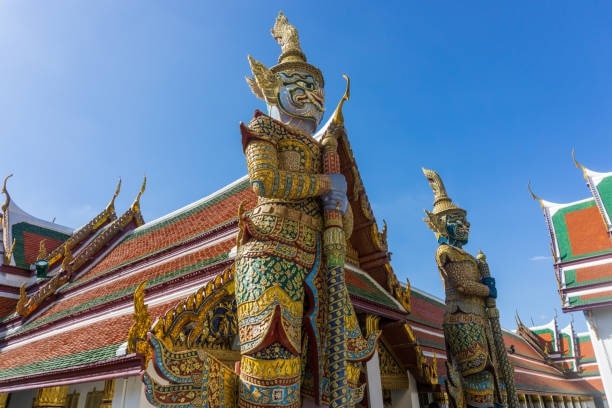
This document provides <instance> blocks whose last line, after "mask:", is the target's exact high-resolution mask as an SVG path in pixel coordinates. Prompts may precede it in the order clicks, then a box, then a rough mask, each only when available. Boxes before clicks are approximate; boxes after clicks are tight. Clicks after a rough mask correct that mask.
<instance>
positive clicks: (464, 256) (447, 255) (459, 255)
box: [436, 244, 474, 266]
mask: <svg viewBox="0 0 612 408" xmlns="http://www.w3.org/2000/svg"><path fill="white" fill-rule="evenodd" d="M470 260H474V257H473V256H472V255H470V254H469V253H467V252H466V251H464V250H463V249H461V248H457V247H455V246H452V245H448V244H442V245H440V246H439V247H438V249H437V250H436V261H437V263H438V266H444V265H446V264H447V263H449V262H463V261H470Z"/></svg>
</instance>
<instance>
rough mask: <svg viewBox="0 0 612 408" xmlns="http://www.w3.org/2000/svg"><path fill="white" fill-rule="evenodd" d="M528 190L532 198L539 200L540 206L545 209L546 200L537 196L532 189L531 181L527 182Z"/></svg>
mask: <svg viewBox="0 0 612 408" xmlns="http://www.w3.org/2000/svg"><path fill="white" fill-rule="evenodd" d="M527 190H529V194H530V195H531V198H533V199H534V200H536V201H538V202H539V203H540V207H541V208H542V209H544V200H542V199H541V198H540V197H539V196H537V195H536V194H535V193H534V192H533V190H532V189H531V181H529V182H527Z"/></svg>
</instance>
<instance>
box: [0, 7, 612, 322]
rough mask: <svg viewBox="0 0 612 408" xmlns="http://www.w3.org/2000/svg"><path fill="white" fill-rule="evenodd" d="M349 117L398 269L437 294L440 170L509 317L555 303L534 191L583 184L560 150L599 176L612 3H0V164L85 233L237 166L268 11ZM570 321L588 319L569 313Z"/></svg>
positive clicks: (13, 184) (239, 169)
mask: <svg viewBox="0 0 612 408" xmlns="http://www.w3.org/2000/svg"><path fill="white" fill-rule="evenodd" d="M281 9H282V10H283V11H284V12H285V14H286V15H287V17H288V18H289V21H290V22H292V23H293V24H294V25H295V26H296V27H297V28H298V30H299V33H300V38H301V43H302V48H303V50H304V52H305V53H306V55H307V57H308V60H309V62H311V63H313V64H314V65H317V66H319V67H320V68H321V70H322V71H323V73H324V75H325V78H326V95H327V106H328V108H329V111H332V110H333V107H334V106H335V103H336V101H337V100H338V99H339V98H340V96H341V95H342V92H343V88H344V81H343V79H342V77H341V75H342V74H343V73H346V74H348V75H349V76H350V77H351V80H352V89H351V99H350V101H349V102H347V103H346V104H345V108H344V112H345V121H346V125H347V128H348V132H349V137H350V141H351V146H352V149H353V152H354V155H355V157H356V159H357V164H358V167H359V171H360V173H361V176H362V179H363V181H364V183H365V187H366V191H367V194H368V196H369V199H370V201H371V204H372V207H373V209H374V213H375V215H376V217H377V220H378V221H379V223H380V224H382V221H383V219H384V220H386V221H387V223H388V225H389V246H390V250H391V251H392V253H393V258H392V264H393V268H394V270H395V272H396V274H397V275H398V277H399V278H400V280H402V281H405V279H406V278H409V279H410V282H411V283H412V285H413V286H414V287H417V288H419V289H421V290H424V291H426V292H428V293H431V294H433V295H435V296H438V297H443V292H442V285H441V281H440V278H439V276H438V272H437V270H436V267H435V261H434V252H435V248H436V243H435V241H434V236H433V234H432V233H431V232H430V231H429V230H428V229H427V227H426V226H425V224H424V223H423V221H422V218H423V215H424V214H423V210H424V209H431V205H432V200H433V196H432V193H431V190H430V188H429V185H428V184H427V182H426V180H425V178H424V177H423V175H422V173H421V167H428V168H432V169H435V170H437V171H438V172H439V173H440V175H441V176H442V178H443V180H444V182H445V184H446V188H447V190H448V193H449V194H450V196H451V197H452V199H453V200H454V201H455V203H457V204H458V205H460V206H462V207H463V208H465V209H467V210H468V217H469V219H470V222H471V224H472V233H471V240H470V243H469V244H468V246H467V247H466V249H468V250H469V251H471V252H473V253H476V252H477V251H478V249H482V250H483V251H484V252H485V253H486V254H487V256H488V259H489V263H490V266H491V272H492V274H493V275H494V276H495V277H496V278H497V286H498V290H499V293H500V295H499V299H498V305H499V307H500V309H501V313H502V324H503V326H504V327H506V328H510V329H513V328H515V323H514V316H515V313H518V314H519V316H520V317H521V319H522V320H523V322H525V323H526V324H531V323H532V322H533V323H534V324H536V325H540V324H544V323H548V322H549V321H550V320H551V319H552V317H553V316H554V315H555V313H556V311H557V313H558V314H559V321H560V324H561V326H562V327H563V326H564V325H565V324H567V323H568V322H569V321H570V316H567V315H562V314H561V312H560V308H561V306H560V301H559V297H558V294H557V291H556V283H555V280H554V275H553V267H552V260H551V257H550V250H549V242H550V239H549V236H548V233H547V230H546V226H545V221H544V217H543V214H542V212H541V210H540V208H539V205H538V204H537V202H535V201H533V200H532V199H531V198H530V196H529V194H528V192H527V183H528V181H531V183H532V187H533V189H534V190H535V192H536V193H537V194H539V195H540V196H541V197H543V198H544V199H546V200H549V201H553V202H560V203H562V202H570V201H575V200H578V199H581V198H585V197H587V196H588V194H589V193H588V190H587V188H586V186H585V183H584V180H583V179H582V175H581V172H580V171H579V170H578V169H576V168H575V167H574V165H573V162H572V158H571V150H572V148H575V150H576V156H577V158H578V160H579V161H581V162H582V163H583V164H584V165H585V166H587V167H589V168H591V169H593V170H597V171H612V163H611V162H610V152H611V150H610V143H609V140H610V136H611V135H612V119H611V118H612V115H610V112H612V81H610V65H611V63H612V47H611V45H612V44H611V40H610V38H612V32H611V31H612V5H611V4H610V3H609V2H605V1H589V2H575V1H541V2H528V1H513V2H505V3H502V2H490V1H472V2H456V1H431V2H410V1H387V2H382V3H381V2H358V1H351V2H330V1H325V2H322V1H320V2H319V1H311V2H279V1H267V2H261V3H259V4H256V3H255V2H252V1H231V2H204V1H181V2H172V3H170V2H161V1H130V2H120V1H88V2H83V1H63V0H61V1H60V0H58V1H53V2H33V1H16V0H15V1H13V0H9V1H0V155H1V156H0V176H1V177H4V176H5V175H8V174H10V173H13V174H14V177H13V178H12V179H11V180H10V182H9V191H10V193H11V195H12V198H13V199H14V200H15V202H16V203H17V204H18V205H20V206H21V207H22V208H23V209H24V210H26V211H28V212H30V213H32V214H33V215H36V216H38V217H40V218H43V219H48V220H51V219H53V218H56V222H58V223H60V224H63V225H68V226H73V227H78V226H80V225H82V224H84V223H86V222H88V221H89V220H90V218H91V217H93V216H94V215H95V214H96V213H97V212H98V211H99V210H100V209H102V208H103V207H104V206H105V205H106V204H107V202H108V200H109V199H110V198H111V196H112V194H113V192H114V189H115V185H116V183H117V180H118V179H119V178H122V180H123V187H122V192H121V195H120V197H119V199H118V200H117V207H118V210H119V211H121V210H124V209H125V208H127V207H128V206H129V204H130V203H131V202H132V200H133V199H134V197H135V195H136V194H137V192H138V190H139V188H140V184H141V182H142V178H143V176H145V175H146V176H147V180H148V181H147V191H146V192H145V194H144V196H143V198H142V200H141V203H142V210H143V214H144V217H145V219H146V220H149V221H150V220H153V219H155V218H158V217H160V216H162V215H164V214H167V213H169V212H171V211H173V210H175V209H177V208H180V207H182V206H184V205H187V204H189V203H191V202H193V201H195V200H197V199H199V198H201V197H204V196H206V195H208V194H210V193H212V192H214V191H216V190H218V189H219V188H221V187H223V186H224V185H226V184H228V183H230V182H232V181H234V180H235V179H237V178H239V177H241V176H242V175H244V174H245V173H246V167H245V164H244V157H243V154H242V150H241V143H240V135H239V132H238V123H239V122H240V121H248V120H249V119H250V117H251V114H252V112H253V110H254V109H255V108H259V109H264V105H263V103H262V102H261V101H259V100H258V99H257V98H256V97H255V96H253V95H252V94H251V92H250V90H249V88H248V86H247V85H246V83H245V81H244V77H245V76H247V75H250V72H249V66H248V62H247V58H246V56H247V54H251V55H253V56H254V57H255V58H256V59H257V60H259V61H261V62H263V63H265V64H266V65H268V66H271V65H274V64H275V63H276V59H277V57H278V55H279V53H280V49H279V47H278V46H277V44H276V42H275V41H274V40H273V39H272V37H271V36H270V34H269V30H270V28H271V26H272V24H273V22H274V19H275V17H276V14H277V13H278V11H279V10H281ZM575 320H576V323H577V328H578V330H579V331H583V330H585V329H586V325H585V324H584V319H583V318H582V316H581V315H576V316H575Z"/></svg>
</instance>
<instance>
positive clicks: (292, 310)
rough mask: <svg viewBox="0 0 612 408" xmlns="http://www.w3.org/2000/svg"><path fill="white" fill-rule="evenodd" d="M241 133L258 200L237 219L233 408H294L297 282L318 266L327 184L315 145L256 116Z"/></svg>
mask: <svg viewBox="0 0 612 408" xmlns="http://www.w3.org/2000/svg"><path fill="white" fill-rule="evenodd" d="M241 130H242V137H243V147H244V149H245V154H246V156H247V165H248V170H249V176H250V179H251V183H252V186H253V189H254V190H255V192H256V193H257V194H258V196H259V198H258V203H257V206H256V207H255V208H254V209H253V210H251V211H248V212H246V213H245V214H243V216H242V218H241V224H242V226H243V227H242V231H241V242H239V245H238V254H237V258H236V301H237V308H238V309H237V314H238V322H239V336H240V344H241V354H242V356H243V357H242V362H241V377H242V384H243V387H242V389H241V406H249V407H257V406H268V405H274V406H282V407H294V406H296V407H297V406H300V404H301V402H300V397H299V396H300V387H299V385H300V375H301V372H300V368H299V367H300V366H301V362H300V354H301V350H302V323H303V316H304V310H303V309H304V283H303V282H304V280H305V278H306V277H307V276H308V275H310V274H316V273H317V271H318V270H320V267H321V263H322V262H321V242H320V241H321V231H322V228H323V220H322V214H321V210H320V204H319V201H318V196H319V195H320V194H322V193H323V192H325V191H327V190H328V189H329V181H328V180H329V179H328V178H327V177H325V176H323V175H322V174H321V172H322V163H321V152H320V151H321V146H320V144H319V143H318V142H317V141H316V140H315V139H313V138H312V137H311V136H309V135H306V134H305V133H302V132H300V131H297V130H295V129H293V128H290V127H288V126H286V125H284V124H283V123H281V122H278V121H276V120H274V119H272V118H270V117H268V116H266V115H264V114H262V113H259V112H257V113H256V115H255V117H254V118H253V120H252V121H251V122H250V123H249V124H248V125H246V126H244V125H243V126H242V128H241ZM270 367H274V369H272V370H266V368H270ZM279 368H280V370H279ZM279 372H282V373H286V374H287V376H286V377H282V378H279V375H278V373H279ZM255 396H260V397H259V398H258V399H257V400H253V399H254V398H255ZM246 401H248V403H247V402H246ZM281 401H282V402H281Z"/></svg>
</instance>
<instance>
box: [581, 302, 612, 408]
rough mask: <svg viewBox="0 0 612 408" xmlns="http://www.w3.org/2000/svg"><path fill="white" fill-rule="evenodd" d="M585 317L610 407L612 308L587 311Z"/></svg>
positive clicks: (605, 399)
mask: <svg viewBox="0 0 612 408" xmlns="http://www.w3.org/2000/svg"><path fill="white" fill-rule="evenodd" d="M584 315H585V317H586V321H587V325H588V327H589V334H590V335H591V342H592V343H593V350H594V351H595V358H596V359H597V364H598V366H599V373H600V375H601V380H602V382H603V385H604V391H605V393H606V398H604V405H605V406H606V407H610V398H612V307H606V308H600V309H591V310H587V311H585V312H584Z"/></svg>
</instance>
